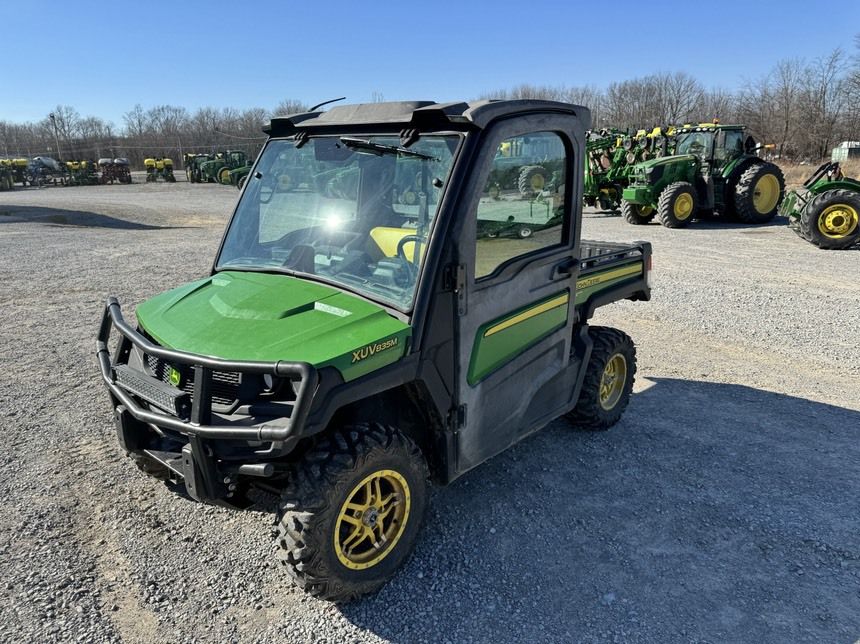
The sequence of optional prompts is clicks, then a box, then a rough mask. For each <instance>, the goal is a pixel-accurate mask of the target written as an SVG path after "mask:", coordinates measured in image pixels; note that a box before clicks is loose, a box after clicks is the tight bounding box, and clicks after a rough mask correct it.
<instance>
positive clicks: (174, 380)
mask: <svg viewBox="0 0 860 644" xmlns="http://www.w3.org/2000/svg"><path fill="white" fill-rule="evenodd" d="M167 382H169V383H170V384H171V385H173V386H174V387H178V386H179V383H180V382H182V374H181V373H179V371H178V370H177V369H174V368H173V367H167Z"/></svg>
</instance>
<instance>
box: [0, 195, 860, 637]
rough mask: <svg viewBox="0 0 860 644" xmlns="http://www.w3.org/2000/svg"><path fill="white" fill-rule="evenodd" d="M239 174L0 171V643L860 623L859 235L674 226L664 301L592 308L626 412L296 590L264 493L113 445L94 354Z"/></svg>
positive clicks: (512, 461)
mask: <svg viewBox="0 0 860 644" xmlns="http://www.w3.org/2000/svg"><path fill="white" fill-rule="evenodd" d="M236 194H237V193H236V190H235V189H232V188H228V187H224V186H214V185H191V184H186V183H183V182H180V183H176V184H173V185H166V184H156V185H143V184H135V185H132V186H104V187H88V188H51V189H44V190H36V189H27V190H16V191H14V192H11V193H0V279H2V282H3V288H2V289H0V328H2V329H3V331H2V334H0V352H2V356H3V367H4V377H3V379H2V381H0V403H2V410H3V411H2V416H0V419H2V428H1V429H2V435H3V436H4V437H5V445H6V449H5V450H3V453H2V455H0V463H2V467H0V494H2V496H3V498H5V499H6V511H5V512H3V513H2V514H0V527H1V528H2V529H0V640H2V641H33V642H51V641H81V642H115V641H127V642H150V641H170V642H195V641H196V642H204V641H218V642H230V641H242V642H273V641H283V642H323V641H326V642H382V641H392V642H433V643H436V642H454V643H460V642H500V643H507V642H510V643H514V642H580V641H581V642H609V641H619V642H740V641H746V642H752V641H754V642H854V641H855V640H857V639H858V638H860V544H858V534H860V519H858V502H857V499H858V498H860V473H858V463H860V447H858V432H860V343H858V342H857V329H858V328H860V279H858V276H860V252H854V251H845V252H826V251H819V250H817V249H816V248H814V247H813V246H811V245H809V244H806V243H805V242H803V241H801V240H800V239H798V238H797V237H795V235H794V234H793V233H792V232H791V231H789V230H788V229H787V228H785V226H784V223H785V222H784V221H777V222H776V224H775V225H772V226H765V227H759V228H748V227H734V226H728V225H716V224H700V225H697V226H696V227H694V228H692V229H689V230H681V231H672V230H667V229H664V228H661V227H659V226H657V225H652V226H646V227H632V226H629V225H627V224H625V223H624V222H622V221H621V220H620V219H619V218H617V217H610V216H604V215H601V214H598V213H594V212H590V213H587V215H586V219H585V222H584V231H585V236H587V237H589V238H593V239H602V240H607V241H626V240H635V239H647V240H650V241H652V242H653V244H654V253H655V259H654V262H655V266H654V267H655V288H654V299H653V300H652V302H650V303H631V302H624V303H620V304H616V305H612V306H610V307H607V308H606V309H602V310H601V311H600V313H599V317H598V319H597V320H596V322H598V323H601V324H611V325H614V326H618V327H619V328H622V329H624V330H626V331H627V332H628V333H630V334H631V335H632V336H633V338H634V339H635V340H636V342H637V345H638V348H639V379H638V382H637V387H636V393H635V395H634V397H633V400H632V402H631V405H630V407H629V409H628V411H627V413H626V415H625V417H624V419H623V420H622V421H621V423H619V425H617V426H616V427H615V428H613V430H612V431H610V432H607V433H603V434H582V433H576V432H573V431H571V430H570V428H569V427H567V426H566V424H565V423H564V422H561V421H557V422H555V423H552V424H551V425H550V426H548V427H547V428H546V429H545V430H543V431H542V432H539V433H538V434H536V435H535V436H533V437H531V438H529V439H527V440H525V441H523V442H522V443H520V444H519V445H517V446H515V447H514V448H512V449H510V450H508V451H507V452H505V453H504V454H502V455H500V456H499V457H497V458H495V459H493V460H491V461H490V462H488V463H486V464H485V465H483V466H481V467H479V468H477V469H476V470H474V471H473V472H471V473H470V474H468V475H467V476H465V477H463V478H462V479H460V480H458V481H457V482H455V483H454V484H453V485H451V486H449V487H447V488H444V489H439V490H436V491H435V492H434V495H433V499H432V502H431V510H430V513H429V515H428V522H427V525H426V526H425V529H424V531H423V533H422V536H421V538H420V539H419V542H418V545H417V549H416V552H415V556H414V557H413V558H412V559H411V560H410V562H409V563H408V565H406V566H405V567H404V569H403V570H402V571H401V572H400V573H399V574H398V575H397V576H396V577H395V578H394V579H393V580H392V581H391V582H390V583H389V584H388V585H387V586H386V587H384V588H383V589H382V590H381V591H380V592H379V593H378V594H377V595H375V596H373V597H369V598H367V599H364V600H361V601H358V602H354V603H352V604H348V605H345V606H336V605H332V604H328V603H325V602H320V601H317V600H314V599H311V598H309V597H307V596H305V595H304V594H303V593H302V592H300V591H298V590H297V589H295V588H294V587H293V586H292V585H291V584H290V582H289V580H288V578H287V575H286V573H285V572H284V571H283V570H281V569H280V568H279V567H278V566H276V565H275V564H274V563H273V561H272V559H271V557H270V556H269V555H270V551H271V549H272V546H271V543H272V536H273V514H272V503H271V500H269V499H267V498H261V499H260V502H259V504H258V505H257V506H255V508H253V509H252V510H250V511H245V512H236V511H229V510H226V509H221V508H215V507H207V506H201V505H199V504H196V503H193V502H191V501H189V500H187V499H186V498H183V497H180V496H177V495H175V494H172V493H170V492H169V491H168V490H167V489H166V488H165V487H164V486H163V485H161V484H160V483H158V482H156V481H153V480H149V479H147V478H145V477H144V476H143V475H142V474H140V473H138V472H137V470H136V469H135V468H134V467H133V466H132V464H131V463H130V462H129V461H128V460H127V459H126V458H124V457H123V455H122V454H121V453H120V450H119V448H118V446H117V444H116V440H115V436H114V431H113V427H112V423H111V418H110V414H109V410H108V405H107V398H106V395H105V392H104V390H103V387H102V385H101V383H100V380H99V377H98V374H97V368H96V363H95V360H94V356H93V351H94V337H95V333H96V327H97V322H98V318H99V316H100V313H101V307H102V304H103V301H104V298H105V297H106V296H107V295H108V294H115V295H117V296H118V297H119V298H120V301H121V302H124V303H125V304H126V311H127V312H128V313H131V311H132V308H133V306H132V305H133V304H134V303H136V302H140V301H141V300H143V299H145V298H148V297H150V296H152V295H154V294H155V293H157V292H159V291H162V290H164V289H166V288H168V287H172V286H175V285H178V284H180V283H182V282H184V281H187V280H189V279H192V278H195V277H198V276H200V275H202V274H205V272H206V271H207V270H208V267H209V266H210V263H211V260H212V257H213V254H214V252H215V248H216V245H217V243H218V240H219V237H220V235H221V232H222V230H223V226H224V224H225V221H226V219H227V217H228V215H229V213H230V211H231V209H232V207H233V204H234V202H235V199H236Z"/></svg>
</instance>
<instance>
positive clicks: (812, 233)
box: [780, 161, 860, 250]
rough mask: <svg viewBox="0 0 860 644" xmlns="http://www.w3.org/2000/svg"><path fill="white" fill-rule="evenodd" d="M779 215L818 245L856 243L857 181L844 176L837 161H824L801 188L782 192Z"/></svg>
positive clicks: (859, 224) (859, 240) (859, 231)
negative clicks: (785, 193) (782, 198)
mask: <svg viewBox="0 0 860 644" xmlns="http://www.w3.org/2000/svg"><path fill="white" fill-rule="evenodd" d="M780 214H782V215H784V216H785V217H788V225H789V226H791V228H792V229H794V231H795V232H796V233H797V234H798V235H800V236H801V237H803V238H804V239H805V240H806V241H808V242H811V243H813V244H815V245H816V246H818V247H819V248H825V249H828V250H842V249H845V248H851V247H852V246H854V245H856V244H860V181H857V180H856V179H849V178H847V177H845V176H844V175H843V174H842V170H841V169H840V167H839V164H838V163H836V162H834V161H830V162H827V163H824V164H822V165H821V166H820V167H819V168H818V170H816V171H815V172H814V173H813V174H812V176H811V177H809V179H807V180H806V181H805V182H804V184H803V188H802V189H801V190H792V191H791V192H789V193H788V194H787V195H786V197H785V201H783V202H782V206H781V207H780Z"/></svg>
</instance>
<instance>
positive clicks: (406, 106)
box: [263, 99, 591, 136]
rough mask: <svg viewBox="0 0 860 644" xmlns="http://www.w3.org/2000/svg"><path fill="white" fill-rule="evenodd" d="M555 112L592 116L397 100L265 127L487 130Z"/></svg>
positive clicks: (531, 103) (511, 104)
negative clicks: (506, 120) (511, 119)
mask: <svg viewBox="0 0 860 644" xmlns="http://www.w3.org/2000/svg"><path fill="white" fill-rule="evenodd" d="M529 112H544V113H546V112H551V113H552V112H554V113H562V114H570V115H571V116H576V117H578V118H580V119H581V120H582V121H583V122H584V124H585V128H586V129H587V128H588V127H590V124H591V113H590V112H589V110H588V108H587V107H582V106H580V105H572V104H570V103H561V102H558V101H541V100H531V99H522V100H512V101H495V100H491V101H477V102H472V103H467V102H455V103H434V102H433V101H396V102H390V103H357V104H355V105H338V106H336V107H332V108H331V109H329V110H327V111H325V112H305V113H303V114H290V115H286V116H276V117H274V118H273V119H272V120H271V121H270V122H269V125H268V127H265V128H263V131H264V132H267V133H268V134H269V135H271V136H288V135H290V134H295V133H296V132H299V131H302V130H323V131H324V130H326V129H341V128H343V127H344V126H350V127H354V126H356V125H361V126H368V127H380V128H383V129H392V130H396V129H410V128H416V129H427V128H431V127H442V128H446V127H447V128H451V129H470V128H478V129H483V128H485V127H486V126H487V125H488V124H489V123H490V122H491V121H494V120H496V119H499V118H502V117H505V116H510V115H513V114H526V113H529Z"/></svg>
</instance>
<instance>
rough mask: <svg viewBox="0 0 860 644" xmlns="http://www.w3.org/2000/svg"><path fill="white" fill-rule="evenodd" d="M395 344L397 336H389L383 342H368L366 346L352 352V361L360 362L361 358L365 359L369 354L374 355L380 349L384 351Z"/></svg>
mask: <svg viewBox="0 0 860 644" xmlns="http://www.w3.org/2000/svg"><path fill="white" fill-rule="evenodd" d="M396 346H397V338H390V339H388V340H385V341H383V342H376V343H374V344H369V345H367V346H366V347H361V349H358V350H357V351H353V352H352V362H353V364H355V363H356V362H360V361H361V360H365V359H366V358H369V357H370V356H373V355H376V354H377V353H379V352H380V351H385V350H386V349H390V348H391V347H396Z"/></svg>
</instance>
